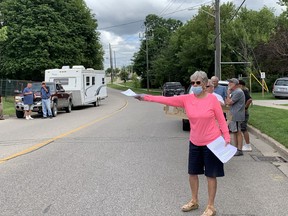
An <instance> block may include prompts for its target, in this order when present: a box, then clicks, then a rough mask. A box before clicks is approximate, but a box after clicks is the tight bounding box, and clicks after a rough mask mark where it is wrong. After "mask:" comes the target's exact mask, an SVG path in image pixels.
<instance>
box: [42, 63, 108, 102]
mask: <svg viewBox="0 0 288 216" xmlns="http://www.w3.org/2000/svg"><path fill="white" fill-rule="evenodd" d="M45 81H46V82H58V83H61V84H62V86H63V87H64V89H65V90H66V91H71V92H72V103H73V106H74V107H75V106H82V105H88V104H94V106H99V105H100V100H103V99H104V98H106V97H107V87H106V80H105V71H104V70H94V69H92V68H87V69H85V67H84V66H82V65H79V66H73V67H72V68H70V67H69V66H63V67H62V68H61V69H49V70H45Z"/></svg>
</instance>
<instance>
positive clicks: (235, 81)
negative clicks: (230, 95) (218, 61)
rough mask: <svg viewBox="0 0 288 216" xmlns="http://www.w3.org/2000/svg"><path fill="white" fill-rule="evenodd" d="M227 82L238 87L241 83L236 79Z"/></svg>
mask: <svg viewBox="0 0 288 216" xmlns="http://www.w3.org/2000/svg"><path fill="white" fill-rule="evenodd" d="M227 81H228V82H230V83H235V84H236V85H238V84H239V81H238V79H236V78H232V79H228V80H227Z"/></svg>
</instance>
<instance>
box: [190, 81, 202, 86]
mask: <svg viewBox="0 0 288 216" xmlns="http://www.w3.org/2000/svg"><path fill="white" fill-rule="evenodd" d="M195 83H196V84H197V85H200V84H201V81H196V82H194V81H191V84H192V85H194V84H195Z"/></svg>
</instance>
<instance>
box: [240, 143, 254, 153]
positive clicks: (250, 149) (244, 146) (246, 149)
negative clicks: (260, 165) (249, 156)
mask: <svg viewBox="0 0 288 216" xmlns="http://www.w3.org/2000/svg"><path fill="white" fill-rule="evenodd" d="M242 151H248V152H251V151H252V147H251V144H245V145H243V147H242Z"/></svg>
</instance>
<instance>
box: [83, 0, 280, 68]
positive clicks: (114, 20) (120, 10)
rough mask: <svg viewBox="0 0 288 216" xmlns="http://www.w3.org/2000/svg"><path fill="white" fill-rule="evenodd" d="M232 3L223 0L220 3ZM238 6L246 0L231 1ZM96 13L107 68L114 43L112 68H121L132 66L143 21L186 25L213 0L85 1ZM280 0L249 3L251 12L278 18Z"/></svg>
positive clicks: (141, 32)
mask: <svg viewBox="0 0 288 216" xmlns="http://www.w3.org/2000/svg"><path fill="white" fill-rule="evenodd" d="M228 1H229V0H220V4H222V3H225V2H228ZM231 1H232V2H233V3H234V4H235V5H236V7H239V6H240V5H241V4H242V2H243V1H244V0H230V2H231ZM85 2H86V4H87V6H88V7H89V8H90V9H91V10H92V13H94V14H95V17H96V19H97V22H98V29H97V30H98V31H99V32H100V34H101V43H102V45H103V48H104V51H105V56H104V68H105V69H107V68H109V67H110V54H109V44H111V49H112V56H113V60H112V62H113V67H115V65H116V67H117V68H122V67H123V66H128V65H130V64H131V63H132V61H131V59H132V57H133V54H134V53H135V52H137V51H138V49H139V45H140V42H141V36H142V35H143V32H144V24H143V23H144V20H145V17H146V16H147V15H148V14H156V15H158V16H161V17H164V18H166V19H167V18H173V19H178V20H181V21H182V22H184V23H185V22H186V21H188V20H189V19H191V17H192V16H193V15H194V14H195V13H197V9H198V8H199V7H200V6H201V5H211V4H212V2H214V0H211V1H209V0H85ZM276 2H277V0H246V1H245V3H244V6H246V7H247V8H248V9H253V10H260V9H261V8H263V7H264V6H267V7H269V8H274V10H275V14H276V15H279V14H280V13H281V12H282V10H284V8H283V7H280V6H279V5H278V4H277V3H276Z"/></svg>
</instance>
